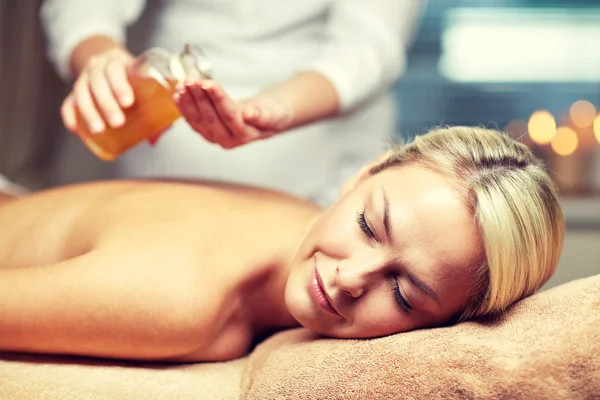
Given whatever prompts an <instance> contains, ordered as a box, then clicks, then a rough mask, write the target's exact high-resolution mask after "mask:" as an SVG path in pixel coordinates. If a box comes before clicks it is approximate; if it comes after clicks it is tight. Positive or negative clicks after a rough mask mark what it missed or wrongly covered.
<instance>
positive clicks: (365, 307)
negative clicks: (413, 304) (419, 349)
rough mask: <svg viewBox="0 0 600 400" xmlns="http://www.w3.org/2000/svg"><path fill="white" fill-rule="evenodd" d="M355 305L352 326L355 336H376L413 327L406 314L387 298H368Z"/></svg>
mask: <svg viewBox="0 0 600 400" xmlns="http://www.w3.org/2000/svg"><path fill="white" fill-rule="evenodd" d="M370 300H371V301H369V302H364V303H363V304H361V305H359V306H357V308H356V312H355V314H354V321H353V323H352V328H353V329H354V331H355V332H354V333H355V334H356V335H357V336H361V337H377V336H385V335H390V334H394V333H400V332H406V331H410V330H412V329H414V326H413V325H414V324H413V322H412V320H411V318H410V316H409V315H408V314H404V312H403V311H401V310H399V309H398V307H397V306H396V305H395V304H391V303H392V302H391V301H388V300H387V299H381V298H379V299H377V298H373V299H370Z"/></svg>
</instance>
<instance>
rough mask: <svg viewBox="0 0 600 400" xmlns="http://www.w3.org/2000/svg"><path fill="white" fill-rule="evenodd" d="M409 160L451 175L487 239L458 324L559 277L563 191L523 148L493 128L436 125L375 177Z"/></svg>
mask: <svg viewBox="0 0 600 400" xmlns="http://www.w3.org/2000/svg"><path fill="white" fill-rule="evenodd" d="M407 163H417V164H419V165H422V166H424V167H426V168H428V169H430V170H433V171H435V172H437V173H439V174H441V175H443V176H445V177H447V178H449V181H450V182H451V183H452V184H453V186H454V187H455V189H456V190H457V191H458V193H459V194H460V195H461V196H462V197H463V198H464V200H465V202H466V204H467V206H468V207H469V209H470V210H471V212H472V215H474V217H475V219H476V221H477V224H478V226H479V229H480V232H481V235H482V239H483V244H484V250H485V257H484V260H483V262H482V264H481V265H480V266H479V268H478V269H477V276H476V281H475V282H476V285H475V288H474V295H473V296H472V300H471V301H470V302H469V304H466V305H465V307H464V309H463V311H462V313H461V315H460V316H459V320H465V319H470V318H474V317H479V316H483V315H487V314H495V313H498V312H501V311H504V310H505V309H506V308H507V307H509V306H510V305H511V304H513V303H515V302H516V301H518V300H520V299H523V298H525V297H527V296H529V295H531V294H533V293H534V292H535V291H536V290H538V289H539V288H540V287H541V286H542V285H543V284H544V283H545V282H546V281H547V280H548V279H549V278H550V276H551V275H552V274H553V273H554V271H555V269H556V266H557V264H558V259H559V257H560V253H561V250H562V244H563V238H564V231H565V224H564V217H563V213H562V210H561V207H560V202H559V199H558V190H557V188H556V186H555V185H554V183H553V182H552V180H551V179H550V177H549V176H548V174H547V173H546V171H545V170H544V168H543V165H542V163H541V161H540V160H539V159H538V158H537V157H536V156H535V155H534V154H533V153H532V152H531V151H530V150H529V148H527V147H526V146H525V145H523V144H521V143H519V142H517V141H515V140H513V139H511V138H510V137H509V136H508V135H506V134H505V133H502V132H498V131H495V130H491V129H485V128H475V127H461V126H457V127H447V128H437V129H434V130H432V131H430V132H429V133H427V134H425V135H423V136H417V137H416V138H415V140H414V141H413V142H412V143H409V144H406V145H404V146H401V147H398V148H396V149H394V150H393V151H392V153H391V155H390V156H389V157H388V158H387V159H386V160H384V161H383V162H382V163H381V164H379V165H377V166H375V167H374V168H373V169H372V170H371V173H372V174H375V173H377V172H379V171H382V170H383V169H386V168H388V167H391V166H396V165H404V164H407Z"/></svg>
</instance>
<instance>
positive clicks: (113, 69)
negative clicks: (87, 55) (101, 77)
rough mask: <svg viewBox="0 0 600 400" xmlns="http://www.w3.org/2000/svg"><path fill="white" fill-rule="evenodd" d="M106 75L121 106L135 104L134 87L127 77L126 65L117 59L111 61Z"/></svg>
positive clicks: (125, 106)
mask: <svg viewBox="0 0 600 400" xmlns="http://www.w3.org/2000/svg"><path fill="white" fill-rule="evenodd" d="M106 77H107V79H108V83H109V84H110V87H111V88H112V91H113V93H114V94H115V96H116V97H117V101H118V102H119V104H120V105H121V107H123V108H127V107H131V105H133V89H132V88H131V84H130V83H129V79H127V68H126V66H125V65H123V64H121V63H119V62H116V61H109V62H108V65H107V66H106Z"/></svg>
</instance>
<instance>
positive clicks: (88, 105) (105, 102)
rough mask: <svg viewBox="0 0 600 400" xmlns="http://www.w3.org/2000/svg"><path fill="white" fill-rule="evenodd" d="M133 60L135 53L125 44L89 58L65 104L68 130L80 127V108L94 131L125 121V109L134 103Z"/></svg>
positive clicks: (65, 121)
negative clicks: (129, 71)
mask: <svg viewBox="0 0 600 400" xmlns="http://www.w3.org/2000/svg"><path fill="white" fill-rule="evenodd" d="M133 61H134V56H133V55H132V54H131V53H129V52H128V51H127V50H126V49H124V48H122V47H113V48H111V49H107V50H106V51H103V52H100V53H97V54H95V55H93V56H91V57H89V59H88V60H87V62H85V64H84V65H83V68H82V69H81V70H80V71H79V74H78V77H77V80H76V81H75V84H74V85H73V90H72V91H71V93H70V94H69V95H68V96H67V98H66V99H65V100H64V102H63V104H62V107H61V115H62V119H63V122H64V124H65V126H66V127H67V129H69V130H70V131H72V132H75V130H76V128H77V119H76V116H75V115H76V114H75V110H76V109H79V112H80V114H81V116H82V118H83V120H84V121H85V123H86V124H87V126H88V129H89V130H90V132H92V133H100V132H102V131H104V130H105V129H106V124H107V123H108V124H109V125H110V126H111V127H113V128H117V127H120V126H122V125H123V124H124V123H125V114H124V113H123V109H124V108H127V107H130V106H131V105H132V104H133V102H134V96H133V89H132V88H131V85H130V84H129V81H128V79H127V68H128V67H129V66H130V65H131V64H132V63H133Z"/></svg>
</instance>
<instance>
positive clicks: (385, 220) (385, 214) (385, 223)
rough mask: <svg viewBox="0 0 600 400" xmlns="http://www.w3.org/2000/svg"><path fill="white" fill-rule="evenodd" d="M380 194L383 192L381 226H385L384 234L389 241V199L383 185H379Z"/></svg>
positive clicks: (390, 238) (390, 233)
mask: <svg viewBox="0 0 600 400" xmlns="http://www.w3.org/2000/svg"><path fill="white" fill-rule="evenodd" d="M381 194H383V227H384V228H385V235H386V237H387V240H388V241H389V242H391V241H392V230H391V228H390V200H389V199H388V196H387V193H386V192H385V189H384V188H383V186H382V187H381Z"/></svg>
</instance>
